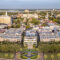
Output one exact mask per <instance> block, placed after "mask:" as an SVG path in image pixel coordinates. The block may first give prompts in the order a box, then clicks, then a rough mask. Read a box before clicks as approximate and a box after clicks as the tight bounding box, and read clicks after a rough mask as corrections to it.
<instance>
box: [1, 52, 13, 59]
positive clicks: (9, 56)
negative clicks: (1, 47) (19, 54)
mask: <svg viewBox="0 0 60 60" xmlns="http://www.w3.org/2000/svg"><path fill="white" fill-rule="evenodd" d="M13 56H14V54H13V53H0V58H6V59H13Z"/></svg>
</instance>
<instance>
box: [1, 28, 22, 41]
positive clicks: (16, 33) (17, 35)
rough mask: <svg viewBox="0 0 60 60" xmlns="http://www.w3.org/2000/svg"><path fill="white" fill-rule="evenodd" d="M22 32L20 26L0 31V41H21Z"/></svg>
mask: <svg viewBox="0 0 60 60" xmlns="http://www.w3.org/2000/svg"><path fill="white" fill-rule="evenodd" d="M22 33H23V31H22V30H21V29H20V28H10V29H8V30H6V31H5V32H4V33H0V41H10V42H17V41H20V42H21V41H22Z"/></svg>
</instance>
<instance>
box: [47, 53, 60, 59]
mask: <svg viewBox="0 0 60 60" xmlns="http://www.w3.org/2000/svg"><path fill="white" fill-rule="evenodd" d="M46 55H47V58H46V60H52V59H51V55H53V56H54V57H53V60H60V56H59V58H58V56H57V53H46Z"/></svg>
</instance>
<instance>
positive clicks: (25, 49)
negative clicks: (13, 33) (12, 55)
mask: <svg viewBox="0 0 60 60" xmlns="http://www.w3.org/2000/svg"><path fill="white" fill-rule="evenodd" d="M23 51H36V50H35V49H23Z"/></svg>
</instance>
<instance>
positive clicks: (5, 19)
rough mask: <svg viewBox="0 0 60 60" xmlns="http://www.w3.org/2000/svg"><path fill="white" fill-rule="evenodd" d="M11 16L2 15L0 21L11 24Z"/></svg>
mask: <svg viewBox="0 0 60 60" xmlns="http://www.w3.org/2000/svg"><path fill="white" fill-rule="evenodd" d="M11 22H12V21H11V17H9V16H0V23H5V24H11Z"/></svg>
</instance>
